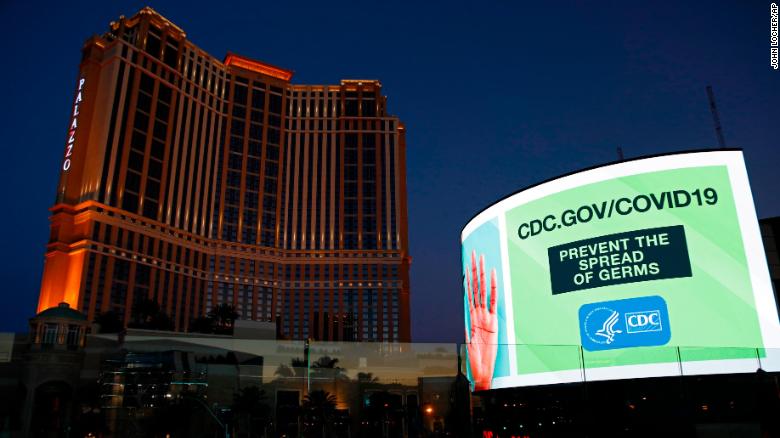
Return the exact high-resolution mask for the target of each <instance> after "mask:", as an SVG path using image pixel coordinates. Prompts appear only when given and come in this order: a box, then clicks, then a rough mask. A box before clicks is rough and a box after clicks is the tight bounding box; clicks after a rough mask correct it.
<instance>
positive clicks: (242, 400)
mask: <svg viewBox="0 0 780 438" xmlns="http://www.w3.org/2000/svg"><path fill="white" fill-rule="evenodd" d="M233 412H234V413H235V415H236V420H237V423H238V429H239V431H241V430H242V429H243V430H245V431H246V432H247V435H248V436H255V435H257V433H254V434H253V431H259V430H260V429H261V428H264V426H265V424H266V423H267V421H268V419H269V414H270V407H269V406H268V404H266V395H265V391H263V390H262V389H260V388H258V387H257V386H247V387H245V388H241V389H240V390H239V391H238V392H237V393H235V394H233Z"/></svg>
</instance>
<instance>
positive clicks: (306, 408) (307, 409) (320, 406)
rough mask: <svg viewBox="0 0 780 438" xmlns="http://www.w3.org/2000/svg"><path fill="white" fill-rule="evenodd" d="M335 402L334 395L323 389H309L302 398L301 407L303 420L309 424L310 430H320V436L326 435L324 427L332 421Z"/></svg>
mask: <svg viewBox="0 0 780 438" xmlns="http://www.w3.org/2000/svg"><path fill="white" fill-rule="evenodd" d="M336 402H337V399H336V396H335V395H333V394H331V393H329V392H327V391H323V390H316V391H311V392H310V393H309V394H307V395H306V397H304V398H303V404H302V405H301V409H302V411H303V417H304V421H305V422H306V423H308V424H310V425H311V428H312V430H316V431H321V435H320V436H321V437H325V436H326V435H325V434H326V427H327V425H328V424H329V423H330V422H331V421H333V417H334V416H335V413H336Z"/></svg>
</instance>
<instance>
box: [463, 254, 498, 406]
mask: <svg viewBox="0 0 780 438" xmlns="http://www.w3.org/2000/svg"><path fill="white" fill-rule="evenodd" d="M497 283H498V282H497V281H496V270H495V268H494V269H492V270H491V271H490V306H489V307H488V305H487V303H486V301H487V293H485V292H486V291H485V289H486V286H487V285H486V283H485V256H484V255H480V256H479V275H478V274H477V254H476V252H474V251H472V252H471V276H470V277H469V272H468V271H466V298H467V299H468V302H469V320H470V321H471V333H469V332H468V331H467V332H466V348H467V349H468V354H469V365H470V366H471V376H472V378H473V379H474V389H475V390H477V391H480V390H484V389H490V384H491V381H492V380H493V369H494V368H495V366H496V349H497V348H498V317H497V316H496V287H497Z"/></svg>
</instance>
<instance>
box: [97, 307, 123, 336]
mask: <svg viewBox="0 0 780 438" xmlns="http://www.w3.org/2000/svg"><path fill="white" fill-rule="evenodd" d="M94 322H95V323H96V324H98V325H99V326H100V333H119V332H120V331H121V330H122V321H121V320H120V319H119V314H118V313H116V312H115V311H113V310H108V311H106V312H103V313H100V314H98V315H96V316H95V321H94Z"/></svg>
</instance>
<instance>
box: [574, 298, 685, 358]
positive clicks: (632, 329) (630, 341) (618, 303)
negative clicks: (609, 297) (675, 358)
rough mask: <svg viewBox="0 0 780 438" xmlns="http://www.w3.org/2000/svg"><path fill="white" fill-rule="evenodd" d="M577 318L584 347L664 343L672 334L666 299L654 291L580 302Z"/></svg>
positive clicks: (593, 349) (606, 348) (644, 345)
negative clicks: (626, 297)
mask: <svg viewBox="0 0 780 438" xmlns="http://www.w3.org/2000/svg"><path fill="white" fill-rule="evenodd" d="M579 318H580V339H581V340H582V346H583V347H584V348H585V349H586V350H588V351H600V350H613V349H617V348H629V347H646V346H654V345H664V344H666V343H668V342H669V340H670V339H671V336H672V332H671V330H670V327H669V312H668V310H667V307H666V301H664V299H663V298H661V297H659V296H655V295H654V296H648V297H639V298H629V299H625V300H615V301H603V302H600V303H590V304H584V305H583V306H582V307H580V311H579Z"/></svg>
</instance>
